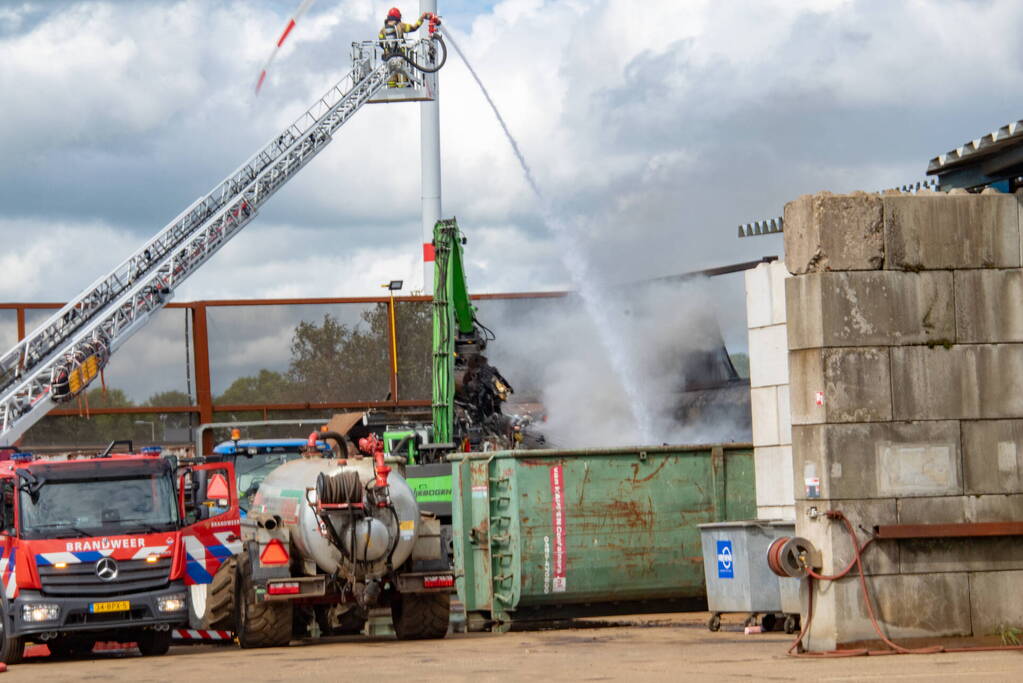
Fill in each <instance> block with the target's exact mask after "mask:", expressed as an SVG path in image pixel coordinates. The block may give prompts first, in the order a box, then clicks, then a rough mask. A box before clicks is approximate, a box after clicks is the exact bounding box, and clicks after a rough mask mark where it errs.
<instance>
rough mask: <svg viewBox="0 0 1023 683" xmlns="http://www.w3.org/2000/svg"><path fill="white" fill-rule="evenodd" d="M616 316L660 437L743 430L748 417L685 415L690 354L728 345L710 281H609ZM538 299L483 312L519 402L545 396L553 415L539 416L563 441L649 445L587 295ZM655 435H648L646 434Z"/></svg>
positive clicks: (544, 428)
mask: <svg viewBox="0 0 1023 683" xmlns="http://www.w3.org/2000/svg"><path fill="white" fill-rule="evenodd" d="M607 291H608V292H609V293H610V298H609V299H608V300H607V301H605V302H603V305H604V306H606V311H607V317H608V318H609V319H610V320H611V322H612V324H613V325H615V326H616V327H617V328H618V331H619V332H620V333H621V334H620V335H618V336H619V337H620V338H622V339H625V340H627V342H626V343H627V345H628V348H627V349H626V352H627V353H628V354H629V355H630V357H631V358H630V360H631V363H632V365H633V367H634V368H635V370H636V374H637V377H638V379H639V382H640V389H641V391H642V392H643V393H644V399H645V400H644V401H643V403H644V404H645V405H646V406H651V407H652V408H651V411H652V413H653V414H651V415H649V416H648V417H649V420H648V423H649V424H651V425H652V427H653V434H654V438H653V442H654V443H656V444H661V443H669V444H692V443H711V442H723V441H731V440H735V439H736V438H742V434H743V432H744V431H748V429H749V427H748V424H747V425H745V426H743V425H737V424H735V421H734V420H724V421H722V420H721V419H717V418H709V419H708V420H705V421H704V422H701V423H691V424H683V423H681V422H680V421H679V420H678V418H677V417H676V415H675V412H676V408H677V406H678V396H679V393H680V391H681V389H682V387H683V386H684V384H685V381H686V377H685V367H684V365H685V358H686V355H687V354H689V353H692V352H698V351H714V350H717V349H720V347H721V335H720V332H719V327H718V321H717V318H716V314H715V313H714V307H713V305H712V301H713V299H712V298H711V297H712V296H713V288H712V286H711V285H710V284H709V282H708V281H706V280H689V281H686V282H684V283H671V284H653V285H645V286H642V287H627V288H615V289H611V288H609V289H608V290H607ZM530 301H531V303H532V305H530V306H528V307H527V306H526V305H524V303H518V304H516V303H509V304H498V303H497V302H486V303H485V304H484V305H483V306H481V310H480V314H479V315H480V319H481V320H482V322H484V323H485V324H486V325H488V326H489V327H491V328H493V329H494V330H495V331H496V333H497V340H496V341H495V342H493V343H492V344H491V345H490V346H489V347H488V356H489V358H490V360H491V362H492V363H493V364H494V365H495V366H496V367H497V368H499V369H500V370H501V373H502V374H503V375H504V376H505V377H506V378H507V379H508V380H509V381H510V382H511V383H512V385H513V386H514V387H515V394H514V395H513V397H512V399H513V401H524V400H528V399H529V398H537V399H539V400H540V401H542V403H543V406H544V408H545V412H546V416H547V420H546V422H545V423H544V424H542V425H539V431H541V432H543V433H544V435H545V436H546V437H547V440H548V441H549V442H550V443H551V444H553V445H556V446H558V447H564V448H580V447H604V446H608V447H610V446H623V445H636V444H643V443H644V441H645V440H644V439H643V438H642V435H641V434H640V432H639V430H638V428H637V423H636V420H635V419H634V418H633V414H632V408H633V407H634V406H631V405H629V399H628V398H627V396H628V394H627V392H626V391H625V390H624V388H623V387H622V385H621V382H620V380H619V379H618V375H617V374H616V373H615V372H614V369H613V368H612V367H611V365H610V363H609V362H608V360H607V351H606V350H605V348H604V346H603V345H602V343H601V341H600V338H599V336H598V334H597V332H596V330H595V329H594V325H593V322H592V319H591V318H590V316H589V315H587V312H586V310H585V307H584V306H583V303H582V302H581V301H580V300H579V298H578V297H568V298H565V299H560V300H552V301H548V302H547V303H546V304H537V303H535V302H536V300H535V299H534V300H530ZM510 409H511V410H512V411H513V410H514V405H512V406H511V407H510ZM647 441H648V440H647Z"/></svg>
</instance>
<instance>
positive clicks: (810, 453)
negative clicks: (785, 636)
mask: <svg viewBox="0 0 1023 683" xmlns="http://www.w3.org/2000/svg"><path fill="white" fill-rule="evenodd" d="M1020 217H1021V210H1020V201H1019V200H1018V198H1017V197H1016V196H1014V195H1005V194H999V193H994V192H991V191H985V193H983V194H979V195H977V194H965V193H962V192H958V191H953V192H952V193H949V194H944V193H921V194H917V195H903V194H886V195H873V194H865V193H856V194H852V195H843V196H837V195H831V194H828V193H821V194H818V195H813V196H804V197H801V198H799V199H798V200H796V201H794V202H791V203H789V204H788V205H787V206H786V207H785V233H784V234H785V263H786V266H787V269H788V271H789V272H790V273H791V274H792V275H793V277H791V278H789V279H788V280H786V310H787V312H788V314H787V319H788V334H787V341H788V349H789V378H790V391H791V418H792V455H793V474H794V481H793V487H794V492H795V499H796V532H797V534H798V535H800V536H804V537H807V538H809V539H810V540H811V541H813V542H814V544H816V545H817V547H818V548H820V549H821V550H822V552H823V559H824V566H823V571H824V573H825V574H832V573H835V572H837V571H840V570H841V569H842V568H844V567H845V566H846V565H847V564H848V562H849V561H850V559H851V558H852V556H853V550H852V544H851V541H850V539H849V536H848V533H847V531H846V530H845V528H844V526H842V525H841V524H840V523H838V522H835V521H830V520H828V519H827V518H825V517H824V516H823V514H822V513H823V512H825V511H826V510H829V509H837V510H841V511H842V512H844V513H845V515H846V516H847V517H848V518H849V519H850V520H851V521H852V522H853V524H854V525H855V526H857V527H858V528H859V533H860V537H861V539H863V540H865V539H866V533H865V532H864V531H863V530H871V529H872V528H873V527H875V526H877V525H888V524H938V523H956V522H998V521H1023V267H1021V266H1023V255H1021V243H1023V242H1021V239H1020V234H1021V227H1020ZM751 347H752V336H751ZM751 366H752V358H751ZM755 418H756V413H754V419H755ZM755 429H756V422H755V421H754V430H755ZM754 433H755V432H754ZM864 566H865V570H866V572H867V573H868V574H869V575H870V576H871V579H870V581H869V584H870V585H871V587H872V590H873V597H874V600H875V605H876V606H877V610H878V615H879V617H880V620H881V624H882V627H883V628H884V629H885V631H886V633H887V635H888V636H889V637H893V638H914V637H932V638H933V637H946V636H947V637H953V636H986V635H990V634H991V633H993V632H995V631H996V630H997V629H999V628H1000V627H1002V626H1015V627H1023V593H1021V592H1020V591H1018V590H1016V589H1015V586H1018V585H1019V584H1018V583H1014V582H1018V581H1019V580H1020V579H1021V577H1023V541H1021V540H1020V539H1019V537H993V538H959V539H930V540H926V539H919V540H904V541H884V542H877V543H875V544H874V545H873V546H872V547H871V548H870V550H869V551H868V552H867V554H866V556H865V562H864ZM859 591H860V588H859V583H858V580H857V579H856V578H855V572H854V573H853V575H851V576H850V577H849V578H846V579H843V580H840V581H837V582H834V583H823V584H819V585H818V586H817V587H816V589H815V614H814V619H813V625H812V627H811V630H810V633H809V638H808V645H809V647H810V649H812V650H828V649H831V648H834V647H836V646H838V645H841V644H843V643H849V642H854V641H860V640H874V639H876V638H877V635H876V633H875V632H874V629H873V628H872V626H871V624H870V621H869V619H868V617H867V614H866V611H865V609H864V606H863V600H862V598H861V596H860V594H859ZM804 616H805V615H804Z"/></svg>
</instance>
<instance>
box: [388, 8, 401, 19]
mask: <svg viewBox="0 0 1023 683" xmlns="http://www.w3.org/2000/svg"><path fill="white" fill-rule="evenodd" d="M387 18H388V19H397V20H398V21H401V10H400V9H398V8H397V7H392V8H391V9H390V10H389V11H388V12H387Z"/></svg>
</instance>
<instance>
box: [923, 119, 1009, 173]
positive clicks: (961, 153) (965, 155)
mask: <svg viewBox="0 0 1023 683" xmlns="http://www.w3.org/2000/svg"><path fill="white" fill-rule="evenodd" d="M1018 144H1023V120H1021V121H1013V122H1012V123H1007V124H1005V125H1004V126H1002V127H1001V128H999V129H998V130H996V131H993V132H991V133H988V134H987V135H985V136H984V137H981V138H977V139H976V140H971V141H970V142H967V143H966V144H965V145H963V146H962V147H956V148H955V149H953V150H949V151H948V152H946V153H944V154H941V155H939V156H936V157H934V158H933V159H931V162H930V163H929V164H928V165H927V173H928V175H934V174H936V173H941V172H943V171H945V170H948V169H950V168H954V167H956V166H959V165H962V164H965V163H972V162H974V161H976V160H977V159H979V158H981V157H985V156H988V155H989V154H993V153H994V152H997V151H1000V150H1002V149H1003V148H1005V147H1010V146H1013V147H1014V146H1016V145H1018Z"/></svg>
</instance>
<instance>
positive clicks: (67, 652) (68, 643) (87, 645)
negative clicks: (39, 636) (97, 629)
mask: <svg viewBox="0 0 1023 683" xmlns="http://www.w3.org/2000/svg"><path fill="white" fill-rule="evenodd" d="M46 647H48V648H49V649H50V655H51V656H52V657H60V658H61V659H70V658H72V657H84V656H85V655H87V654H89V653H91V652H92V648H94V647H96V641H95V640H92V639H85V640H80V639H72V638H62V639H60V640H55V641H53V642H50V643H47V644H46Z"/></svg>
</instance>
